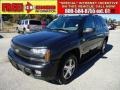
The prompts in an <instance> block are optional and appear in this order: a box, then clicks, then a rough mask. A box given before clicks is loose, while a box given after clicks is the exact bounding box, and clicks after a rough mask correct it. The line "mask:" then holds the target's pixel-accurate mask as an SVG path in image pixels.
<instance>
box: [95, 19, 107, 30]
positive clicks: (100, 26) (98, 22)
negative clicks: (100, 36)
mask: <svg viewBox="0 0 120 90" xmlns="http://www.w3.org/2000/svg"><path fill="white" fill-rule="evenodd" d="M95 27H96V31H97V32H102V31H103V30H105V28H106V27H107V24H106V22H105V20H104V19H103V18H102V17H95Z"/></svg>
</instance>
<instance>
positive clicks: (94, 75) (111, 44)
mask: <svg viewBox="0 0 120 90" xmlns="http://www.w3.org/2000/svg"><path fill="white" fill-rule="evenodd" d="M0 35H1V34H0ZM2 35H3V37H4V38H2V39H0V90H120V29H116V30H111V31H110V36H109V41H108V45H107V49H106V53H105V54H104V55H103V56H100V55H99V56H97V57H96V58H94V59H93V60H92V61H90V62H88V63H86V64H84V65H82V66H80V68H79V69H78V72H77V73H76V78H75V79H74V80H73V81H72V82H71V83H69V84H67V85H56V84H52V83H49V82H46V81H43V80H38V79H34V78H32V77H29V76H26V75H25V74H23V73H22V72H20V71H18V70H16V69H15V68H14V67H13V66H12V65H11V64H10V63H9V61H8V59H7V51H8V49H9V47H10V40H11V38H12V37H13V36H15V35H17V34H16V33H12V34H8V35H6V33H5V34H2Z"/></svg>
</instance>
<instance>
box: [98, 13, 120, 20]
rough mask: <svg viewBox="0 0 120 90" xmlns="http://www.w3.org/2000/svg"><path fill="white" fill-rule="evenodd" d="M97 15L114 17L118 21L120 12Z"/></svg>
mask: <svg viewBox="0 0 120 90" xmlns="http://www.w3.org/2000/svg"><path fill="white" fill-rule="evenodd" d="M99 15H100V16H102V17H104V18H107V19H109V18H112V19H116V20H117V21H120V14H99Z"/></svg>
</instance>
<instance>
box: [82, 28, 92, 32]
mask: <svg viewBox="0 0 120 90" xmlns="http://www.w3.org/2000/svg"><path fill="white" fill-rule="evenodd" d="M91 32H94V29H93V28H85V30H83V33H91Z"/></svg>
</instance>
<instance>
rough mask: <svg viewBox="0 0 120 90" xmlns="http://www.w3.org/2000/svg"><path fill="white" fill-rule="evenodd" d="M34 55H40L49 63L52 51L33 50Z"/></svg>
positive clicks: (45, 49) (42, 48) (43, 49)
mask: <svg viewBox="0 0 120 90" xmlns="http://www.w3.org/2000/svg"><path fill="white" fill-rule="evenodd" d="M31 51H32V53H33V54H35V55H40V57H42V58H43V59H45V60H46V61H47V62H48V61H49V60H50V50H49V49H47V48H45V47H40V48H33V49H31Z"/></svg>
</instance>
